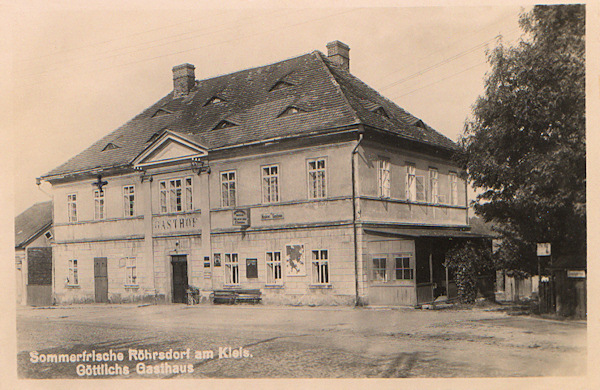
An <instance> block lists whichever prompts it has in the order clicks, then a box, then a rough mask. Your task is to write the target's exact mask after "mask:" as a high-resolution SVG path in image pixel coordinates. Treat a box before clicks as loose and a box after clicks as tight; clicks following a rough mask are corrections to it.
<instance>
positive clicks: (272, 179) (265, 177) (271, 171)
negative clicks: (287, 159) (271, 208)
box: [261, 165, 279, 203]
mask: <svg viewBox="0 0 600 390" xmlns="http://www.w3.org/2000/svg"><path fill="white" fill-rule="evenodd" d="M261 170H262V195H263V203H274V202H279V165H268V166H264V167H262V168H261Z"/></svg>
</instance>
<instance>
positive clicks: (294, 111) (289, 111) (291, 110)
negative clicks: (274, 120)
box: [277, 106, 304, 118]
mask: <svg viewBox="0 0 600 390" xmlns="http://www.w3.org/2000/svg"><path fill="white" fill-rule="evenodd" d="M299 112H304V110H301V109H299V108H298V107H295V106H289V107H287V108H286V109H285V110H283V111H282V112H281V114H279V115H278V116H277V117H278V118H281V117H282V116H288V115H293V114H297V113H299Z"/></svg>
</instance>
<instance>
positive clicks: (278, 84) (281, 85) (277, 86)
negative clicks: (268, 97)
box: [269, 80, 294, 91]
mask: <svg viewBox="0 0 600 390" xmlns="http://www.w3.org/2000/svg"><path fill="white" fill-rule="evenodd" d="M293 85H294V84H292V83H288V82H287V81H283V80H279V81H278V82H276V83H275V85H273V86H272V87H271V89H270V90H269V91H275V90H277V89H283V88H287V87H291V86H293Z"/></svg>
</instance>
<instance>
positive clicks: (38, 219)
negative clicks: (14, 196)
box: [15, 201, 53, 306]
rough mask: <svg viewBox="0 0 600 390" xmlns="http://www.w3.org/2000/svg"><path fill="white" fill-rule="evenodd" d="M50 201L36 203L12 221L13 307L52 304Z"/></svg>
mask: <svg viewBox="0 0 600 390" xmlns="http://www.w3.org/2000/svg"><path fill="white" fill-rule="evenodd" d="M52 209H53V206H52V202H51V201H49V202H41V203H36V204H34V205H33V206H31V207H30V208H28V209H27V210H25V211H23V212H22V213H21V214H19V215H18V216H17V217H16V218H15V271H16V275H15V276H16V287H17V290H16V297H17V304H19V305H30V306H47V305H51V304H52V247H51V245H52V240H53V232H52Z"/></svg>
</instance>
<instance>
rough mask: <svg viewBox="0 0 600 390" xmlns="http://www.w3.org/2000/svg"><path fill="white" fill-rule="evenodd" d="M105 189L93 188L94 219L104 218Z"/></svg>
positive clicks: (100, 219)
mask: <svg viewBox="0 0 600 390" xmlns="http://www.w3.org/2000/svg"><path fill="white" fill-rule="evenodd" d="M105 199H106V191H104V190H103V189H100V188H97V189H95V190H94V221H102V220H104V219H106V202H105Z"/></svg>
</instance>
